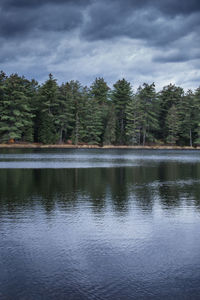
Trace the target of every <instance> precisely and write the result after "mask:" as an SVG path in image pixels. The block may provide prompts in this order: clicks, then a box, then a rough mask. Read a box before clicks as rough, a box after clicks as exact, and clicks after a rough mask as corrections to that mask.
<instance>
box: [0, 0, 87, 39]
mask: <svg viewBox="0 0 200 300" xmlns="http://www.w3.org/2000/svg"><path fill="white" fill-rule="evenodd" d="M89 3H90V1H89V0H83V1H82V0H80V1H72V0H68V1H66V0H57V1H53V0H45V1H44V0H43V1H38V0H32V1H31V0H28V1H27V0H10V1H9V0H6V1H5V0H3V2H1V3H0V36H1V37H4V38H13V37H15V36H16V35H17V36H19V37H20V39H23V35H26V34H27V33H31V34H32V33H35V32H36V31H39V30H45V31H63V30H66V31H68V30H71V29H73V28H77V27H79V26H80V25H81V23H82V22H83V13H82V9H83V6H84V7H86V6H87V5H88V4H89Z"/></svg>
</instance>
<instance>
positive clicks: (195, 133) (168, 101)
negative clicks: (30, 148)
mask: <svg viewBox="0 0 200 300" xmlns="http://www.w3.org/2000/svg"><path fill="white" fill-rule="evenodd" d="M10 140H14V141H15V142H41V143H45V144H54V143H65V142H67V141H68V140H71V142H72V143H74V144H79V143H87V144H95V145H145V144H152V143H158V142H159V143H160V144H164V143H169V144H172V145H175V144H178V145H190V146H192V145H200V88H198V89H197V90H196V91H195V92H194V93H193V92H192V91H190V90H189V91H188V92H187V93H184V91H183V89H182V88H181V87H177V86H175V85H172V84H170V85H168V86H165V87H164V88H163V89H162V91H160V92H159V93H156V90H155V85H154V83H152V84H147V83H144V84H143V85H142V86H140V87H139V88H138V90H137V92H136V93H135V94H133V91H132V86H131V84H130V83H129V82H128V81H126V80H125V79H122V80H118V81H117V82H116V83H115V84H114V86H113V90H112V91H110V88H109V87H108V85H107V83H106V82H105V81H104V79H103V78H96V79H95V81H94V82H93V83H92V85H91V86H90V88H87V87H83V86H82V85H81V84H80V82H78V81H70V82H67V83H63V84H61V85H58V84H57V81H56V79H54V78H53V76H52V75H51V74H49V78H48V80H47V81H46V82H45V83H44V84H42V85H41V86H39V85H38V83H37V82H36V81H35V80H31V81H29V80H27V79H26V78H24V77H20V76H18V75H17V74H12V75H10V76H9V77H8V76H6V74H5V73H4V72H3V71H1V72H0V142H1V143H3V142H9V141H10Z"/></svg>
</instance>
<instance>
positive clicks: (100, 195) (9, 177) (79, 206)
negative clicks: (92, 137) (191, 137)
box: [0, 149, 200, 300]
mask: <svg viewBox="0 0 200 300" xmlns="http://www.w3.org/2000/svg"><path fill="white" fill-rule="evenodd" d="M0 299H2V300H4V299H5V300H7V299H9V300H12V299H14V300H18V299H20V300H40V299H48V300H49V299H50V300H51V299H59V300H60V299H67V300H70V299H73V300H76V299H77V300H78V299H80V300H84V299H91V300H93V299H95V300H98V299H102V300H104V299H109V300H110V299H111V300H112V299H113V300H117V299H119V300H123V299H126V300H128V299H200V151H192V150H188V151H185V150H176V151H175V150H128V149H127V150H115V149H111V150H108V149H107V150H103V149H99V150H97V149H88V150H87V149H77V150H76V149H74V150H73V149H60V150H56V149H45V150H44V149H42V150H37V149H34V150H30V149H29V150H17V149H15V150H12V149H9V150H2V149H1V150H0Z"/></svg>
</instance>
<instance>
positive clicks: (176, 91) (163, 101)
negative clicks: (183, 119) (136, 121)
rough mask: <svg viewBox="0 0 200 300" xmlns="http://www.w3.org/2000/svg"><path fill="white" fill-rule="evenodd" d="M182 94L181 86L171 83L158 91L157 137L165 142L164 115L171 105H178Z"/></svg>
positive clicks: (165, 126) (165, 115)
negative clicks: (158, 130) (158, 129)
mask: <svg viewBox="0 0 200 300" xmlns="http://www.w3.org/2000/svg"><path fill="white" fill-rule="evenodd" d="M183 95H184V91H183V89H182V88H181V87H177V86H175V85H173V84H169V85H168V86H165V87H164V88H163V89H162V91H161V92H160V93H159V103H160V113H159V128H160V133H159V138H160V139H161V140H163V141H164V142H166V138H167V124H166V117H167V114H168V111H169V109H170V108H171V107H172V105H176V106H177V105H178V104H179V103H180V101H181V99H182V97H183Z"/></svg>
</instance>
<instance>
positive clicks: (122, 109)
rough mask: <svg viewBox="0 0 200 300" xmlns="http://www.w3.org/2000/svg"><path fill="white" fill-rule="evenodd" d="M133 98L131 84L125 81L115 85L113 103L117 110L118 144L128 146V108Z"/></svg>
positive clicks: (119, 81)
mask: <svg viewBox="0 0 200 300" xmlns="http://www.w3.org/2000/svg"><path fill="white" fill-rule="evenodd" d="M131 97H132V88H131V84H130V83H129V82H127V81H126V80H125V79H122V80H118V81H117V82H116V83H115V84H114V90H113V93H112V99H113V103H114V104H115V109H116V118H117V122H116V123H117V126H116V142H117V144H120V145H123V144H126V132H125V128H126V106H127V104H128V102H129V101H130V99H131Z"/></svg>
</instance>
